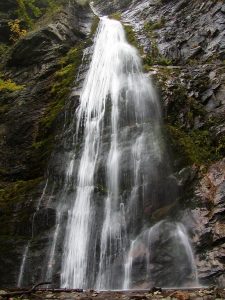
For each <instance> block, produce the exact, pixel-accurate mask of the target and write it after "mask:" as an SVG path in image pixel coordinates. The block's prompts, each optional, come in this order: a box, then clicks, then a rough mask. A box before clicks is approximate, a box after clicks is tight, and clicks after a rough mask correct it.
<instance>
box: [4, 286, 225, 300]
mask: <svg viewBox="0 0 225 300" xmlns="http://www.w3.org/2000/svg"><path fill="white" fill-rule="evenodd" d="M15 293H16V292H15ZM17 297H19V296H16V295H15V296H13V292H12V293H11V295H10V293H7V292H6V291H0V299H11V300H12V299H24V300H25V299H64V300H65V299H67V300H69V299H71V300H72V299H74V300H75V299H77V300H114V299H118V300H148V299H149V300H153V299H154V300H157V299H160V300H176V299H178V300H201V299H202V300H219V299H225V290H222V289H220V290H219V289H215V288H212V289H196V290H164V291H162V290H160V289H158V290H157V289H155V290H151V291H123V292H122V291H105V292H97V291H94V290H91V291H84V292H82V291H79V292H77V291H71V290H70V291H63V290H61V291H60V290H57V291H54V290H52V291H50V290H49V291H41V290H38V291H36V292H32V293H30V294H28V295H20V298H17Z"/></svg>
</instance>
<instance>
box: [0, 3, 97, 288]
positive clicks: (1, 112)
mask: <svg viewBox="0 0 225 300" xmlns="http://www.w3.org/2000/svg"><path fill="white" fill-rule="evenodd" d="M39 2H41V1H39ZM59 2H60V1H59ZM59 4H60V3H59ZM38 5H39V7H41V3H39V4H38ZM54 9H55V12H54V11H53V12H48V14H47V15H45V16H43V17H42V18H40V20H37V21H35V22H36V23H34V24H35V26H34V29H32V30H30V31H29V32H28V34H27V35H26V36H25V37H24V38H21V39H19V40H18V41H17V42H16V43H15V44H14V45H12V43H11V41H10V40H9V38H10V35H12V34H13V33H12V32H10V30H9V26H8V21H9V20H10V19H11V18H12V19H13V18H15V17H16V16H17V15H16V14H17V10H18V6H17V1H7V2H6V1H0V10H1V13H2V14H4V15H5V20H6V22H5V23H4V24H6V26H7V28H8V32H5V30H4V35H3V36H2V35H1V41H0V42H1V46H2V48H3V47H4V51H3V53H2V57H3V63H2V65H1V79H0V97H1V102H0V122H1V125H0V137H1V146H0V152H1V162H0V185H1V189H0V196H1V200H0V224H1V225H0V273H1V279H0V285H1V286H15V285H16V283H17V280H18V274H19V268H20V264H21V257H22V255H23V253H24V247H25V246H26V244H27V241H28V240H29V239H30V238H31V236H32V234H35V235H36V236H38V235H40V236H42V241H39V242H37V243H38V244H39V248H38V249H37V252H36V255H37V256H40V252H41V251H43V249H41V248H42V247H41V245H43V244H45V242H46V237H44V234H45V232H46V230H50V228H52V226H54V224H55V213H54V211H52V210H48V209H46V210H43V211H42V212H41V213H40V214H39V216H38V222H37V223H38V225H37V226H36V229H35V230H36V231H35V232H33V233H32V231H33V229H32V215H33V213H34V211H35V207H36V206H37V201H38V199H39V198H40V197H41V193H42V190H43V188H44V185H45V179H44V175H45V173H46V170H47V164H48V160H49V158H50V156H51V153H52V150H53V148H54V147H55V145H56V144H57V139H58V138H59V137H58V134H59V133H60V132H61V129H62V126H63V123H64V110H63V108H64V104H65V101H66V99H67V98H68V96H69V94H70V90H71V84H73V81H74V78H75V76H76V72H77V71H78V67H79V65H80V62H81V59H82V49H83V44H82V43H84V42H85V40H87V39H86V37H87V35H88V34H89V32H90V27H91V24H92V17H93V15H92V13H91V11H90V9H89V7H83V6H79V5H77V4H76V2H75V1H70V4H69V5H68V4H64V5H62V6H61V5H60V6H59V7H56V8H54ZM1 28H2V26H1ZM6 51H7V53H6ZM38 251H40V252H38ZM38 265H39V267H38ZM36 268H37V269H38V268H40V270H39V271H38V273H39V274H40V272H41V261H38V262H37V263H36ZM34 280H35V279H34Z"/></svg>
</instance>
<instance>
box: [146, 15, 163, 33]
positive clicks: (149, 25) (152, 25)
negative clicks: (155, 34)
mask: <svg viewBox="0 0 225 300" xmlns="http://www.w3.org/2000/svg"><path fill="white" fill-rule="evenodd" d="M164 26H165V18H163V17H162V18H160V19H159V20H158V21H157V22H151V21H149V22H146V23H145V24H144V30H145V32H146V33H148V34H149V35H150V36H152V31H153V30H158V29H161V28H163V27H164Z"/></svg>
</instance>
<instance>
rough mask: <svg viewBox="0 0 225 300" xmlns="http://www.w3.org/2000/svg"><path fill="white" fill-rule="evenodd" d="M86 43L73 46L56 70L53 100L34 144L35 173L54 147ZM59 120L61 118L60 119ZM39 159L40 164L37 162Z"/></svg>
mask: <svg viewBox="0 0 225 300" xmlns="http://www.w3.org/2000/svg"><path fill="white" fill-rule="evenodd" d="M83 47H84V44H80V45H79V46H77V47H75V48H72V49H70V50H69V51H68V53H67V54H66V55H65V56H64V57H62V58H61V59H60V61H59V64H60V68H59V70H58V71H56V72H55V74H54V76H53V80H52V84H51V87H50V92H49V98H50V99H51V100H52V101H51V102H50V103H49V104H48V105H47V107H46V109H45V111H44V114H43V115H42V116H41V117H40V120H39V124H38V127H39V128H38V132H37V134H36V136H35V139H34V141H33V144H32V149H31V150H32V151H31V153H32V159H33V161H34V165H35V170H34V173H35V174H41V172H42V170H43V169H44V167H45V166H46V163H47V160H48V158H49V156H50V154H51V152H52V150H53V147H54V143H55V141H54V132H55V130H56V128H57V126H58V122H56V120H57V118H58V117H59V115H60V114H61V113H62V111H63V109H64V105H65V102H66V100H67V99H68V96H69V94H70V92H71V88H72V86H73V83H74V81H75V78H76V75H77V72H78V68H79V66H80V64H81V61H82V55H83ZM58 120H59V119H58ZM36 161H38V162H39V163H38V165H37V164H36V163H35V162H36Z"/></svg>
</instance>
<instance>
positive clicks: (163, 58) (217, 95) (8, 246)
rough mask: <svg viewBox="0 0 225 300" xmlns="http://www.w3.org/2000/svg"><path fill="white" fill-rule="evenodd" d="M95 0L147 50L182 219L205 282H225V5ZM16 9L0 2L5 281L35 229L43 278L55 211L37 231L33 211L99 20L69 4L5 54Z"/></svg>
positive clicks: (43, 214)
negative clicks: (72, 90) (67, 103)
mask: <svg viewBox="0 0 225 300" xmlns="http://www.w3.org/2000/svg"><path fill="white" fill-rule="evenodd" d="M40 2H41V1H40ZM40 5H41V4H40ZM42 5H43V4H42ZM95 5H96V9H97V10H98V11H99V12H101V13H102V14H112V13H114V16H116V17H117V18H120V19H122V21H123V22H124V23H125V24H129V26H126V31H127V35H128V39H129V40H130V41H131V42H133V43H134V44H135V46H138V47H139V50H140V52H141V55H142V57H143V62H144V68H145V70H146V72H147V73H148V75H149V76H151V77H153V79H154V82H155V85H156V86H157V87H158V90H159V93H160V95H161V99H162V105H163V111H164V119H165V138H166V139H167V142H168V145H170V150H171V156H172V162H173V165H174V174H173V176H174V177H173V178H175V179H176V184H177V186H178V188H179V191H180V193H179V199H178V202H179V205H181V207H182V212H181V213H180V215H179V216H177V218H178V219H180V220H181V221H182V222H183V223H185V225H186V226H187V228H188V229H189V233H190V236H191V237H192V241H193V246H194V248H195V250H196V257H197V265H198V270H199V277H200V279H201V281H202V283H205V284H209V283H217V284H221V285H224V284H225V282H224V280H225V277H224V276H225V275H224V273H225V271H224V269H225V268H224V255H225V244H224V241H225V226H224V216H225V215H224V211H225V204H224V200H225V177H224V171H225V160H224V159H223V157H224V154H225V120H224V112H225V98H224V97H225V96H224V95H225V93H224V92H225V65H224V61H225V17H224V16H225V6H224V3H223V1H216V0H214V1H213V0H211V1H210V0H208V1H204V3H202V1H196V0H192V1H185V0H171V1H165V0H162V1H158V0H141V1H140V0H137V1H135V0H134V1H124V2H122V1H97V0H96V1H95ZM16 9H18V7H17V1H13V0H11V1H7V2H6V1H3V0H0V13H1V15H2V18H1V21H0V22H1V23H0V24H1V26H0V33H1V30H2V32H3V33H4V34H0V39H1V40H0V42H1V45H2V47H1V48H3V51H2V52H3V53H0V56H1V57H2V58H3V59H4V64H2V66H1V69H2V70H1V78H0V80H1V82H0V97H1V102H0V122H1V124H0V137H1V142H0V153H1V161H0V184H1V187H0V195H1V199H0V273H1V279H0V285H1V286H9V285H11V286H15V285H16V283H17V279H18V274H19V269H20V264H21V257H22V255H23V253H24V248H25V246H26V244H27V241H28V240H29V239H30V238H31V236H32V235H35V241H34V244H33V248H34V251H33V253H35V254H34V256H35V260H34V261H35V264H36V265H35V267H36V268H37V269H38V272H37V273H38V275H37V276H36V277H35V276H34V277H33V280H34V281H35V280H37V279H38V278H41V273H42V271H43V270H42V261H41V257H42V256H41V255H42V254H43V252H44V251H45V250H44V249H45V247H46V244H47V243H48V238H47V236H48V231H49V230H51V228H53V226H54V225H55V219H56V216H55V211H54V210H50V209H44V208H43V209H42V210H41V211H40V212H39V215H38V216H37V220H36V226H35V229H34V228H32V224H33V222H32V221H33V220H32V216H33V214H34V212H35V207H36V206H37V202H38V199H40V197H41V194H42V191H43V188H44V186H45V179H44V175H45V174H46V170H47V165H48V162H49V159H50V157H51V153H52V152H53V150H54V149H55V150H54V153H55V157H57V159H56V161H58V162H59V161H60V151H62V149H61V144H60V142H61V133H62V127H63V124H64V105H65V101H66V99H68V96H69V94H70V90H71V85H72V83H73V80H74V78H75V75H76V72H77V70H78V66H79V65H80V64H81V59H82V49H83V48H84V43H85V42H86V43H88V38H89V36H88V34H89V32H90V30H91V24H92V18H93V14H92V12H91V11H90V9H89V8H88V7H82V6H79V5H77V4H76V3H75V2H73V1H70V5H68V6H67V5H64V6H63V9H60V10H56V14H55V15H54V16H53V17H51V18H50V21H49V20H48V19H47V20H46V19H44V20H43V21H41V20H40V22H39V21H37V22H39V23H38V26H37V27H36V29H35V30H34V31H32V32H30V33H29V34H28V35H26V36H25V37H24V38H22V39H20V40H19V41H18V42H17V43H16V44H15V45H13V46H10V49H9V50H8V51H7V55H5V52H6V50H7V49H8V48H7V47H9V45H10V40H9V39H10V35H11V34H12V33H11V32H10V30H9V26H8V21H9V20H10V19H15V18H16ZM115 13H116V14H115ZM130 26H131V27H130ZM131 28H133V29H134V33H133V31H132V30H131ZM93 30H94V27H93ZM3 45H4V47H3ZM76 99H77V98H76V97H75V98H74V101H76ZM73 105H76V104H73ZM64 147H65V146H64ZM60 164H63V162H60V163H58V164H57V163H52V162H51V164H50V166H51V167H50V168H49V169H48V172H51V173H54V174H55V175H53V176H55V177H60V170H59V169H60V166H59V165H60ZM59 180H60V179H59ZM174 201H175V199H171V203H172V204H173V203H174ZM168 209H169V210H173V209H174V205H171V207H169V208H168V207H167V208H166V209H163V208H162V209H161V210H160V211H158V212H157V213H156V214H155V218H156V219H159V220H160V219H161V218H164V217H165V216H166V213H167V212H168ZM34 230H35V232H34ZM38 257H40V258H38ZM38 266H39V267H38Z"/></svg>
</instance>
